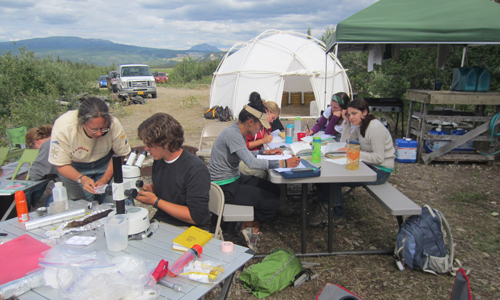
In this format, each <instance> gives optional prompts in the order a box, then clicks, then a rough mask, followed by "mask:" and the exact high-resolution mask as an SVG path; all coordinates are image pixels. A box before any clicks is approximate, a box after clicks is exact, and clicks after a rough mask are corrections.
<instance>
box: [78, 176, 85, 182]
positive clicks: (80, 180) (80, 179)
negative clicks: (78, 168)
mask: <svg viewBox="0 0 500 300" xmlns="http://www.w3.org/2000/svg"><path fill="white" fill-rule="evenodd" d="M84 176H85V175H82V176H80V178H78V183H82V177H84Z"/></svg>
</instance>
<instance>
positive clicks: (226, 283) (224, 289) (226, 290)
mask: <svg viewBox="0 0 500 300" xmlns="http://www.w3.org/2000/svg"><path fill="white" fill-rule="evenodd" d="M234 273H236V271H234V272H233V274H231V275H229V277H227V278H226V280H224V284H223V285H222V290H221V291H220V295H219V300H226V298H227V294H228V293H229V289H230V288H231V283H233V277H234Z"/></svg>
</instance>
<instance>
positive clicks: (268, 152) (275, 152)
mask: <svg viewBox="0 0 500 300" xmlns="http://www.w3.org/2000/svg"><path fill="white" fill-rule="evenodd" d="M265 154H266V155H282V154H283V151H281V150H280V149H279V148H275V149H270V150H266V152H265Z"/></svg>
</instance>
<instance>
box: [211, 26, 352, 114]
mask: <svg viewBox="0 0 500 300" xmlns="http://www.w3.org/2000/svg"><path fill="white" fill-rule="evenodd" d="M325 72H326V73H327V76H326V78H325ZM334 72H335V77H334V76H333V74H334ZM325 84H326V88H325ZM253 91H256V92H258V93H259V94H260V95H261V97H262V99H265V100H267V101H274V102H276V103H277V104H278V105H279V106H280V107H281V100H282V95H283V92H289V93H291V92H310V91H312V92H314V98H315V100H316V105H317V108H318V110H317V111H318V112H319V111H321V110H323V109H325V108H326V106H327V105H328V104H330V99H331V97H332V95H333V94H335V93H338V92H346V93H348V94H349V95H352V90H351V84H350V82H349V79H348V77H347V74H346V72H345V70H344V68H343V67H342V64H341V63H340V62H339V61H338V60H337V59H336V57H334V56H333V54H328V55H327V56H326V57H325V45H324V43H323V42H322V41H319V40H317V39H315V38H312V37H309V38H308V36H307V35H305V34H300V33H296V32H291V31H278V30H267V31H265V32H263V33H262V34H261V35H259V36H258V37H256V38H254V39H252V40H250V41H248V42H245V43H239V44H236V45H234V46H233V47H232V48H231V49H230V50H229V51H228V52H227V53H226V55H225V56H224V58H223V59H222V61H221V63H220V64H219V67H218V68H217V70H216V71H215V73H214V76H213V78H212V86H211V90H210V107H212V106H214V105H219V106H224V107H225V106H228V107H229V108H230V109H231V110H232V112H233V116H234V117H236V118H237V117H238V114H239V112H240V111H241V109H242V108H243V106H244V105H245V104H246V103H248V97H249V95H250V93H251V92H253ZM325 98H326V99H327V100H326V101H325ZM316 117H317V116H316Z"/></svg>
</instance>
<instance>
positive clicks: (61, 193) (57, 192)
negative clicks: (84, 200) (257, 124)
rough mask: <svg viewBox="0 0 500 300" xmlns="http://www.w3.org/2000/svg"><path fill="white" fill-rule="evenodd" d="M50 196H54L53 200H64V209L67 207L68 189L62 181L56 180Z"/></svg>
mask: <svg viewBox="0 0 500 300" xmlns="http://www.w3.org/2000/svg"><path fill="white" fill-rule="evenodd" d="M52 196H53V197H54V202H57V201H64V209H65V210H68V209H69V203H68V191H67V190H66V187H65V186H64V185H63V183H62V182H56V183H55V184H54V188H53V189H52Z"/></svg>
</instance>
